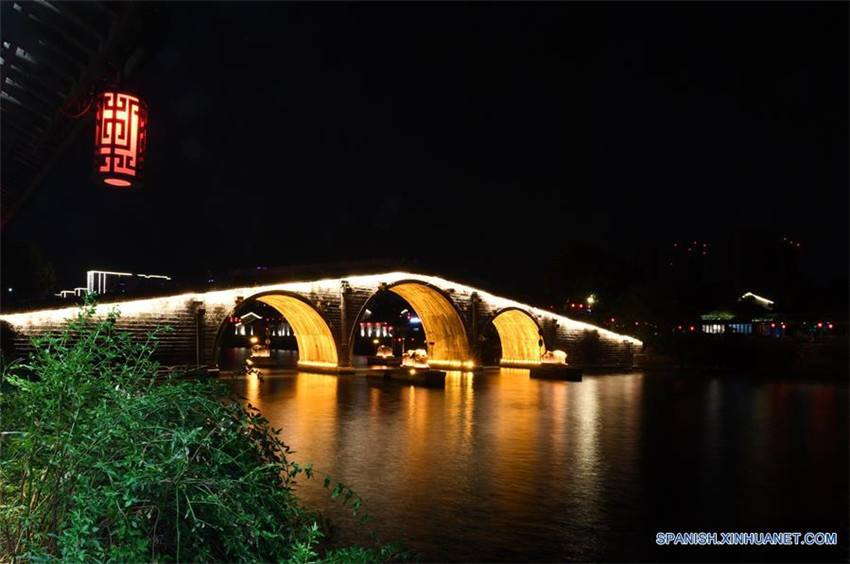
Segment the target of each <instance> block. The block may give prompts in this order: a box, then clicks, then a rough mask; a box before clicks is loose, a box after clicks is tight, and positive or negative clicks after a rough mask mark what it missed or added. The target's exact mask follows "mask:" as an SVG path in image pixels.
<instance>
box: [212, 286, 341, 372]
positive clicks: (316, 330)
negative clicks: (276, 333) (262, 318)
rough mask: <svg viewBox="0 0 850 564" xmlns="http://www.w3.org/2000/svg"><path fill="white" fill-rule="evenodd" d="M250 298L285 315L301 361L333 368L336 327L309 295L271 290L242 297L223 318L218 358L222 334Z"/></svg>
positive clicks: (337, 361) (299, 362) (335, 356)
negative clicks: (229, 321) (334, 327)
mask: <svg viewBox="0 0 850 564" xmlns="http://www.w3.org/2000/svg"><path fill="white" fill-rule="evenodd" d="M249 302H262V303H264V304H267V305H270V306H272V307H273V308H274V309H276V310H277V311H278V312H280V314H281V315H282V316H283V317H284V318H285V319H286V321H287V323H289V325H290V326H291V327H292V332H293V333H294V334H295V342H296V343H297V344H298V365H299V366H304V367H308V368H309V367H314V368H324V369H331V368H335V367H337V366H338V365H339V358H340V354H339V350H338V348H337V342H336V338H334V334H333V331H332V330H331V327H330V325H329V324H328V322H327V320H326V319H325V318H324V316H323V315H322V314H321V313H320V312H319V311H318V310H317V309H316V308H315V307H314V306H313V305H312V304H311V303H310V302H308V301H307V300H306V299H304V298H302V297H301V296H299V295H297V294H292V293H289V292H283V291H272V292H264V293H260V294H256V295H254V296H251V297H249V298H246V299H245V300H243V301H241V302H240V303H239V305H237V306H236V307H235V308H233V310H232V311H231V312H230V314H229V315H228V316H227V317H226V318H225V319H224V321H223V323H222V325H221V327H220V328H219V334H218V337H217V338H216V345H215V358H218V354H219V353H220V347H221V338H222V334H223V332H224V330H225V327H226V326H227V320H228V319H229V318H231V317H232V316H233V315H234V314H235V312H236V310H237V309H239V308H242V307H245V304H246V303H249Z"/></svg>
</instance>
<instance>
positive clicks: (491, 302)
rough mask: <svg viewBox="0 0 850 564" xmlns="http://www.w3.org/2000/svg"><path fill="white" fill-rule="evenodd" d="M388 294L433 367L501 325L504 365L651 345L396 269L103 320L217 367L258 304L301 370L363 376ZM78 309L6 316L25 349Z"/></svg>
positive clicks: (205, 297)
mask: <svg viewBox="0 0 850 564" xmlns="http://www.w3.org/2000/svg"><path fill="white" fill-rule="evenodd" d="M382 292H393V293H395V294H397V295H398V296H400V297H401V298H403V299H404V300H405V301H407V303H409V304H410V306H411V307H412V308H413V310H414V311H415V312H416V314H417V315H418V316H419V318H420V319H421V321H422V328H423V331H424V332H425V337H426V341H427V342H428V349H429V350H428V354H429V359H430V364H431V365H432V366H434V367H437V368H443V369H455V370H472V369H475V368H478V367H480V366H481V361H482V343H483V342H484V334H485V333H484V332H485V331H486V330H488V329H489V327H490V325H492V326H493V327H494V328H495V332H496V333H497V334H498V338H499V341H500V343H501V350H502V355H501V360H500V364H501V365H502V366H508V367H532V366H535V365H537V364H539V361H540V357H541V355H542V354H543V353H544V352H545V351H546V350H555V349H561V350H564V351H566V352H567V354H568V355H569V356H568V361H569V362H570V363H571V364H576V365H580V366H594V365H595V366H601V365H604V366H624V367H625V366H631V365H632V362H633V358H634V355H635V354H636V353H638V352H640V348H641V347H642V346H643V343H641V341H639V340H637V339H635V338H633V337H629V336H625V335H619V334H617V333H613V332H611V331H608V330H605V329H602V328H600V327H596V326H594V325H591V324H588V323H584V322H581V321H576V320H573V319H570V318H567V317H564V316H561V315H556V314H554V313H552V312H549V311H546V310H542V309H538V308H535V307H532V306H529V305H526V304H522V303H519V302H516V301H513V300H510V299H506V298H502V297H498V296H494V295H492V294H490V293H488V292H485V291H483V290H480V289H476V288H472V287H469V286H465V285H463V284H459V283H456V282H452V281H449V280H446V279H443V278H438V277H435V276H424V275H420V274H411V273H407V272H388V273H385V274H370V275H365V276H348V277H344V278H334V279H323V280H315V281H310V282H286V283H280V284H269V285H264V286H255V287H242V288H232V289H228V290H216V291H211V292H203V293H188V294H181V295H175V296H168V297H158V298H149V299H139V300H129V301H121V302H113V303H103V304H99V305H98V309H97V314H98V315H103V314H105V313H106V312H107V311H108V310H110V309H112V308H113V307H116V306H117V308H118V309H119V311H120V312H121V317H120V318H119V320H118V322H117V325H118V327H119V328H121V329H124V330H127V331H130V332H131V333H132V334H133V336H134V337H135V338H138V339H143V338H144V337H145V335H146V333H147V332H148V331H150V330H152V329H154V328H155V327H158V326H162V325H170V326H171V327H172V328H173V330H172V331H171V332H168V333H166V334H165V335H163V337H162V338H161V340H160V347H159V352H158V357H159V360H160V362H162V363H163V364H165V365H195V366H215V365H217V364H218V362H219V352H220V347H221V341H222V337H223V334H224V330H225V328H226V327H227V324H228V321H229V319H230V318H231V316H232V315H233V314H234V312H235V310H236V308H237V307H239V306H240V305H242V304H244V303H245V302H246V301H258V302H263V303H265V304H268V305H270V306H272V307H273V308H275V309H276V310H278V311H279V312H280V313H281V314H282V316H283V317H284V318H285V319H286V320H287V321H288V322H289V324H290V326H291V327H292V329H293V332H294V334H295V338H296V342H297V344H298V351H299V368H301V369H304V370H311V371H321V372H348V371H351V370H353V364H352V351H353V346H354V339H355V331H356V330H357V328H358V327H359V322H360V320H361V319H362V318H363V316H364V313H365V312H366V309H367V308H368V306H369V305H370V303H372V301H373V300H374V299H376V297H377V296H378V295H380V294H381V293H382ZM75 312H76V308H74V307H67V308H61V309H51V310H41V311H32V312H26V313H14V314H6V315H0V320H2V321H5V322H6V323H8V324H9V325H11V328H12V330H13V334H14V339H13V343H14V347H15V349H16V351H17V352H22V351H26V350H27V349H28V348H29V346H30V345H29V340H28V337H29V336H32V335H37V334H42V333H44V332H48V331H57V330H59V329H60V328H61V326H62V324H63V321H64V320H65V319H67V318H69V317H72V316H73V315H74V314H75Z"/></svg>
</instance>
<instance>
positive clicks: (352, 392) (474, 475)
mask: <svg viewBox="0 0 850 564" xmlns="http://www.w3.org/2000/svg"><path fill="white" fill-rule="evenodd" d="M233 388H234V390H235V391H236V393H238V394H240V395H242V396H244V397H245V398H246V399H247V401H248V402H250V403H251V404H252V405H255V406H257V407H259V408H260V410H261V411H262V413H263V414H264V416H265V417H266V418H268V419H269V420H270V421H271V422H272V424H273V426H275V427H279V428H281V429H282V432H281V435H282V438H283V440H284V441H285V442H286V443H287V444H288V445H290V446H291V447H292V449H293V450H294V454H293V455H292V456H291V458H292V459H293V460H296V461H298V462H302V463H307V462H312V463H313V465H314V467H315V468H316V469H317V470H320V471H323V472H326V473H328V474H331V475H332V476H334V477H338V478H340V479H342V480H344V481H345V482H346V483H347V484H349V485H350V486H352V487H353V488H354V489H355V490H356V491H357V493H358V494H359V495H360V496H361V497H362V498H363V499H364V501H365V507H366V509H367V511H368V513H369V516H370V523H369V524H368V525H367V526H365V527H358V526H357V525H356V520H355V519H353V518H350V517H348V514H347V513H346V512H345V511H343V510H342V508H341V507H340V505H339V502H338V501H332V500H331V499H330V498H329V496H328V493H327V492H326V491H324V490H322V488H321V484H320V481H319V480H314V481H312V482H311V481H307V482H306V483H304V484H302V485H301V486H299V495H300V496H301V497H302V498H303V499H304V500H305V501H306V502H307V503H308V504H310V505H312V506H317V507H319V508H321V509H322V510H323V511H324V512H326V513H327V514H328V515H329V516H330V517H331V518H332V520H333V522H335V523H336V524H337V525H338V528H339V531H340V533H339V536H338V539H339V540H340V541H341V542H352V541H359V542H368V541H369V532H370V531H371V530H372V529H373V528H375V529H376V530H377V531H378V532H379V534H380V535H381V537H382V538H383V539H402V540H403V541H404V542H405V543H406V545H407V546H408V547H409V548H412V549H414V550H416V551H418V552H419V554H420V560H421V561H425V562H432V561H448V562H469V561H499V562H517V561H520V562H526V561H557V562H563V561H658V560H667V561H674V560H675V561H678V560H689V561H696V560H701V561H717V560H745V561H777V560H788V561H839V560H840V561H846V560H847V558H848V550H847V539H848V513H850V501H848V500H850V491H848V480H849V479H850V478H848V476H850V464H849V463H848V452H850V434H849V433H848V429H850V420H848V385H847V381H846V375H845V379H844V381H812V380H808V381H794V380H787V379H784V380H768V379H755V378H749V377H746V375H729V374H726V375H723V376H714V377H712V376H706V375H696V374H684V373H680V372H666V373H665V372H658V373H652V372H641V371H634V372H627V373H622V374H607V375H598V376H588V375H585V378H584V380H583V381H582V382H555V381H540V380H535V379H531V378H529V375H528V372H527V371H525V370H514V369H501V370H494V371H488V372H482V373H476V374H474V375H473V374H471V373H459V372H455V373H451V372H450V373H449V375H448V376H447V378H446V386H445V389H433V388H422V387H412V386H409V385H400V384H393V383H388V384H374V383H371V382H369V381H367V379H366V378H365V377H364V376H363V375H362V374H358V375H352V376H326V375H318V374H309V373H298V372H294V371H286V370H277V369H275V370H265V371H264V372H263V379H262V381H261V380H259V379H258V378H256V377H252V376H249V377H234V378H233ZM668 531H669V532H692V531H696V532H699V531H714V532H730V531H742V532H774V531H781V532H786V531H787V532H808V531H812V532H820V531H823V532H837V533H838V538H839V546H836V547H826V546H819V547H815V546H807V547H770V546H767V547H765V546H762V547H749V548H746V549H740V548H737V547H729V546H725V547H705V546H702V547H699V546H698V547H684V548H682V547H670V546H658V545H656V543H655V537H656V533H658V532H668Z"/></svg>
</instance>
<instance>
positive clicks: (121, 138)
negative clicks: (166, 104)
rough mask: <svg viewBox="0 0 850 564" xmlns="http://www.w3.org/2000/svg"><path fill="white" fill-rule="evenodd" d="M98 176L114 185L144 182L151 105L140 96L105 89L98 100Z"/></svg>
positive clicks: (123, 185)
mask: <svg viewBox="0 0 850 564" xmlns="http://www.w3.org/2000/svg"><path fill="white" fill-rule="evenodd" d="M96 120H97V125H96V129H95V140H94V144H95V157H94V159H95V165H94V171H95V176H96V177H97V178H98V181H99V182H103V183H105V184H109V185H110V186H119V187H122V188H129V187H132V186H138V185H139V184H141V179H142V164H143V163H144V160H145V145H146V144H147V129H148V108H147V105H146V104H145V103H144V102H142V101H141V100H140V99H139V98H138V97H136V96H133V95H132V94H124V93H121V92H104V93H103V94H101V95H100V97H99V98H98V100H97V116H96Z"/></svg>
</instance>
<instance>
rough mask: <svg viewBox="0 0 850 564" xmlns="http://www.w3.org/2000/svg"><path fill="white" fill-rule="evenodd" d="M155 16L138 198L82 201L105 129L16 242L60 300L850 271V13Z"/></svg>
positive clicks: (13, 234)
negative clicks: (334, 280) (174, 280)
mask: <svg viewBox="0 0 850 564" xmlns="http://www.w3.org/2000/svg"><path fill="white" fill-rule="evenodd" d="M160 9H161V17H160V18H158V19H157V22H158V24H157V25H158V26H159V28H160V29H157V30H152V32H151V34H150V36H149V41H150V45H151V52H150V56H149V58H148V59H147V60H146V61H145V62H144V63H143V64H142V66H141V67H140V68H139V70H138V72H137V73H136V74H135V75H134V76H132V77H131V79H130V81H129V86H130V88H131V89H132V90H135V91H136V92H137V93H139V94H141V95H142V96H143V97H145V98H146V99H147V101H148V105H149V112H150V119H151V123H150V144H149V151H148V155H147V169H146V176H147V179H146V180H147V183H146V185H145V186H144V187H143V188H142V189H140V190H137V191H134V192H120V191H117V190H108V189H105V188H103V187H99V186H96V185H94V184H92V183H91V181H90V180H89V176H90V169H91V161H92V158H91V151H92V147H91V144H92V138H93V131H92V134H91V135H86V136H84V137H81V138H79V139H77V142H76V143H75V144H74V146H73V147H72V149H71V150H70V151H69V152H68V153H67V154H66V155H65V157H64V159H63V160H62V162H61V163H60V164H59V165H58V166H57V167H56V169H55V170H54V171H53V172H52V174H51V175H50V177H49V178H48V179H47V181H46V182H45V183H44V184H43V185H41V187H40V188H39V189H38V190H37V192H36V193H35V194H34V196H33V197H32V198H31V199H30V200H29V201H28V203H27V205H26V206H25V207H24V208H23V209H22V210H21V211H20V212H19V213H18V214H17V215H16V217H15V218H14V220H13V221H12V223H11V225H9V226H8V228H7V229H6V231H5V232H4V233H3V236H4V237H7V238H8V239H9V240H10V241H14V242H19V241H34V242H35V243H37V244H38V245H39V246H40V247H41V249H42V252H43V253H44V254H45V255H46V258H47V259H48V260H50V261H51V262H53V263H54V265H55V266H56V268H57V272H58V274H59V283H60V285H61V286H62V287H73V286H78V285H80V284H82V283H84V271H85V270H87V269H89V268H109V269H121V270H130V271H136V272H156V273H175V274H177V275H185V276H188V275H190V274H197V273H202V272H204V271H205V270H206V269H213V270H221V269H225V268H229V267H247V266H252V265H258V264H264V265H269V266H278V265H289V264H303V263H315V262H323V261H340V260H355V259H369V258H406V259H408V260H416V261H419V262H420V263H421V264H425V265H433V266H434V267H435V268H436V269H437V270H439V273H440V274H442V275H445V276H447V277H449V278H451V275H452V274H453V273H455V272H457V273H458V274H470V275H475V276H485V277H491V278H492V277H501V278H503V279H504V281H505V282H506V283H507V284H508V285H510V284H514V285H519V284H522V283H526V284H533V285H539V284H540V282H538V280H539V278H540V276H539V274H540V273H541V272H542V271H543V270H544V269H545V265H546V263H547V261H548V259H549V257H553V256H558V255H560V254H562V253H563V252H565V249H568V248H569V246H570V245H573V244H577V243H584V242H591V243H594V244H596V243H598V244H600V245H602V246H604V247H607V248H609V249H612V250H615V251H617V252H620V251H621V252H623V253H633V252H636V251H637V250H639V249H640V248H641V246H642V245H643V244H645V243H649V242H663V243H666V242H672V241H675V240H677V239H686V238H687V239H694V238H699V239H701V240H709V241H711V242H719V241H721V240H722V237H723V236H724V234H727V233H728V232H729V231H730V230H731V229H735V228H755V229H765V230H770V231H771V232H773V231H775V233H776V234H777V236H779V237H781V236H782V235H785V234H792V235H795V236H797V237H799V238H800V239H802V241H804V243H805V245H806V257H807V263H808V264H809V266H810V267H811V268H813V269H817V272H818V273H820V275H822V276H823V277H830V276H832V275H835V274H844V273H846V271H847V268H848V210H850V201H848V192H849V191H848V31H847V22H848V4H847V3H841V2H834V3H826V4H816V3H767V2H759V3H752V4H743V3H737V2H734V3H732V2H714V3H705V4H696V3H687V4H673V3H656V4H647V5H644V4H637V3H627V4H618V3H598V4H592V5H588V4H580V3H542V4H531V3H525V4H513V3H492V4H491V3H487V4H485V3H475V4H456V3H427V4H413V3H404V4H389V3H371V4H364V5H354V4H345V5H343V4H330V3H313V4H294V3H261V4H248V3H238V4H236V3H214V4H202V3H185V4H164V5H162V6H161V8H160ZM524 281H525V282H524Z"/></svg>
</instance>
